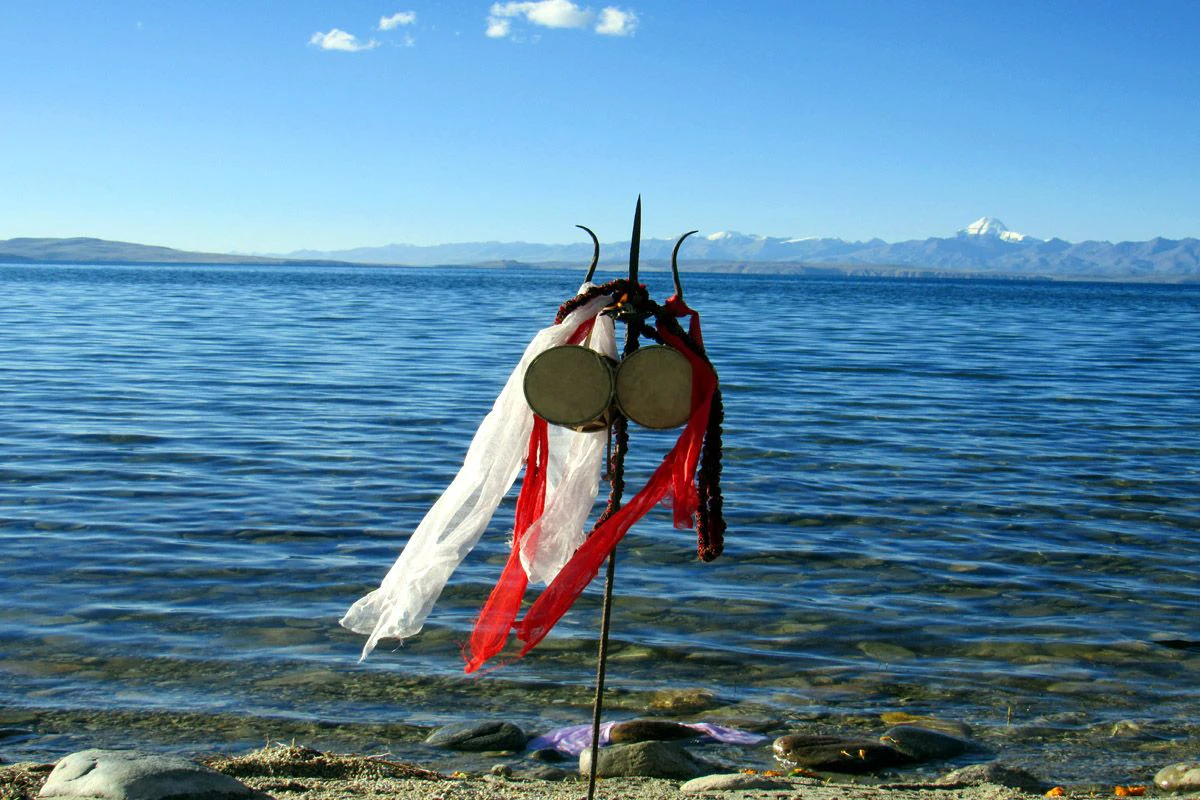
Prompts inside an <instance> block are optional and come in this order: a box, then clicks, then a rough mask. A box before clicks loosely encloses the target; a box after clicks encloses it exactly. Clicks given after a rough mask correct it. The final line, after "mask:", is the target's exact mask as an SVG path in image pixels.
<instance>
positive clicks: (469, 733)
mask: <svg viewBox="0 0 1200 800" xmlns="http://www.w3.org/2000/svg"><path fill="white" fill-rule="evenodd" d="M528 738H529V737H527V736H526V735H525V732H524V731H523V730H521V729H520V728H518V727H517V726H516V725H513V724H512V723H511V722H498V721H495V720H484V721H482V722H458V723H454V724H452V725H445V726H443V727H441V728H438V729H437V730H436V731H434V732H433V733H431V734H429V737H428V738H427V739H426V740H425V744H431V745H433V746H434V747H445V748H446V749H448V750H470V751H473V752H483V751H487V750H522V749H524V748H525V742H526V741H528Z"/></svg>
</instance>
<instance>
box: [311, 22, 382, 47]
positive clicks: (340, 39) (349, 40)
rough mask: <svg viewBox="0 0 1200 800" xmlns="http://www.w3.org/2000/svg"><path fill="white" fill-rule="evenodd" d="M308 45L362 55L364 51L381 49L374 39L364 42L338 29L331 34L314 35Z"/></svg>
mask: <svg viewBox="0 0 1200 800" xmlns="http://www.w3.org/2000/svg"><path fill="white" fill-rule="evenodd" d="M308 43H309V44H311V45H315V46H316V47H319V48H321V49H322V50H340V51H342V52H343V53H361V52H362V51H364V50H374V49H375V48H376V47H379V42H377V41H375V40H374V39H371V40H370V41H367V42H362V41H359V39H358V37H357V36H355V35H354V34H353V33H346V32H345V31H343V30H340V29H338V28H333V29H331V30H330V31H329V33H321V32H320V31H318V32H316V33H314V34H313V35H312V38H311V39H309V40H308Z"/></svg>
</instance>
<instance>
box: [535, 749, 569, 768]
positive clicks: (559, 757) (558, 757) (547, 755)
mask: <svg viewBox="0 0 1200 800" xmlns="http://www.w3.org/2000/svg"><path fill="white" fill-rule="evenodd" d="M529 757H530V758H532V759H533V760H534V761H542V762H546V763H551V764H557V763H558V762H559V761H566V760H567V757H566V756H565V755H563V754H562V753H560V752H558V751H557V750H555V749H554V748H553V747H543V748H542V749H540V750H534V751H533V752H532V753H530V754H529Z"/></svg>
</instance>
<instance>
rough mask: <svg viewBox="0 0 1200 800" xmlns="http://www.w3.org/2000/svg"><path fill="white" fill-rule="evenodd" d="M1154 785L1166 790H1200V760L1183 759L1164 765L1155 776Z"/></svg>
mask: <svg viewBox="0 0 1200 800" xmlns="http://www.w3.org/2000/svg"><path fill="white" fill-rule="evenodd" d="M1154 785H1155V786H1157V787H1158V788H1160V789H1162V790H1163V791H1164V792H1196V791H1200V761H1181V762H1179V763H1178V764H1172V765H1171V766H1169V767H1163V768H1162V769H1160V770H1159V771H1158V773H1157V774H1156V775H1155V776H1154Z"/></svg>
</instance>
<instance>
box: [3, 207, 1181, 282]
mask: <svg viewBox="0 0 1200 800" xmlns="http://www.w3.org/2000/svg"><path fill="white" fill-rule="evenodd" d="M674 245H675V240H674V239H643V240H642V245H641V264H642V266H643V267H644V268H646V269H650V270H653V269H665V268H667V266H668V265H669V264H670V258H671V250H672V248H673V247H674ZM600 253H601V265H602V267H606V268H610V269H611V268H615V269H622V268H623V267H624V266H625V264H626V263H627V262H628V257H629V256H628V254H629V242H628V241H618V242H610V243H607V244H603V245H601V248H600ZM591 258H592V244H591V242H588V241H586V240H585V241H583V242H579V243H577V244H562V245H556V244H536V243H529V242H471V243H461V244H442V245H432V246H417V245H407V244H389V245H384V246H382V247H359V248H355V249H351V250H297V251H295V252H291V253H287V254H283V255H269V256H250V255H239V254H219V253H194V252H187V251H182V250H175V249H172V248H169V247H155V246H150V245H141V244H131V243H127V242H112V241H106V240H103V239H82V238H76V239H8V240H0V262H8V263H13V262H26V263H164V264H178V263H206V264H264V265H266V264H329V263H357V264H396V265H411V266H441V265H482V266H493V267H496V266H514V265H519V264H524V265H535V266H579V267H583V266H586V265H587V264H588V263H589V262H590V261H591ZM680 259H681V261H682V262H683V263H685V264H686V265H687V269H689V270H692V271H698V272H705V271H707V272H758V273H817V274H830V273H853V274H871V275H919V276H928V277H955V276H962V275H972V276H1004V277H1018V278H1073V279H1081V278H1082V279H1086V278H1092V279H1103V280H1149V281H1172V282H1175V281H1200V240H1197V239H1195V238H1187V239H1178V240H1174V239H1163V238H1157V239H1151V240H1150V241H1147V242H1118V243H1115V244H1114V243H1111V242H1096V241H1088V242H1075V243H1072V242H1067V241H1064V240H1062V239H1057V238H1056V239H1049V240H1041V239H1036V238H1034V237H1032V236H1026V235H1024V234H1021V233H1016V232H1014V231H1010V230H1008V228H1006V227H1005V225H1004V223H1002V222H1001V221H1000V220H997V219H994V218H992V217H982V218H980V219H978V220H976V221H975V222H973V223H971V224H970V225H968V226H966V227H964V228H963V229H962V230H960V231H958V233H957V234H956V235H954V236H950V237H945V238H930V239H919V240H912V241H907V242H895V243H889V242H885V241H883V240H882V239H871V240H869V241H865V242H862V241H858V242H847V241H844V240H842V239H831V238H817V237H811V238H801V239H796V238H783V237H774V236H751V235H745V234H741V233H734V232H720V233H713V234H709V235H707V236H692V237H690V238H689V239H688V240H687V242H686V243H685V244H684V245H683V247H682V249H681V251H680Z"/></svg>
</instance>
